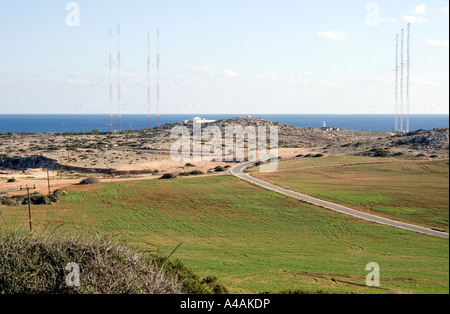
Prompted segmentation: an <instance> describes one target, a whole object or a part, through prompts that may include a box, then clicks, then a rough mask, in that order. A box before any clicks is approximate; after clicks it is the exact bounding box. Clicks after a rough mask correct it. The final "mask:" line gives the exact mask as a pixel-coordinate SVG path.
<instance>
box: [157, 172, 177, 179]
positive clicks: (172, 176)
mask: <svg viewBox="0 0 450 314" xmlns="http://www.w3.org/2000/svg"><path fill="white" fill-rule="evenodd" d="M176 178H177V175H176V174H174V173H165V174H164V175H163V176H162V177H161V179H163V180H169V179H176Z"/></svg>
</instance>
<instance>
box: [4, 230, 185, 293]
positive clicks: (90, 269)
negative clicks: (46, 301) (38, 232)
mask: <svg viewBox="0 0 450 314" xmlns="http://www.w3.org/2000/svg"><path fill="white" fill-rule="evenodd" d="M0 252H1V253H2V254H0V295H1V294H175V293H181V292H183V291H182V287H181V285H180V283H179V282H178V281H177V280H176V279H175V278H174V277H167V276H166V275H165V274H164V271H163V270H161V268H159V267H156V265H155V263H154V262H153V261H152V260H151V259H148V258H146V257H144V256H143V255H142V254H140V253H137V252H135V251H132V250H130V249H128V248H124V247H121V246H118V245H115V244H113V243H112V242H111V240H109V239H99V240H97V239H95V240H93V239H87V238H81V237H64V238H59V237H55V236H52V237H40V236H35V235H31V236H30V235H27V236H24V235H18V234H5V235H0ZM69 263H77V264H78V265H79V267H80V286H79V287H69V286H68V285H67V284H66V277H67V275H68V274H69V273H70V272H71V271H72V270H73V269H70V270H66V269H65V268H66V266H67V265H68V264H69Z"/></svg>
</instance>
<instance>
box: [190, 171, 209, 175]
mask: <svg viewBox="0 0 450 314" xmlns="http://www.w3.org/2000/svg"><path fill="white" fill-rule="evenodd" d="M189 174H190V175H191V176H201V175H203V174H205V173H204V172H203V171H200V170H194V171H191V172H189Z"/></svg>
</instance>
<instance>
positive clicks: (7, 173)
mask: <svg viewBox="0 0 450 314" xmlns="http://www.w3.org/2000/svg"><path fill="white" fill-rule="evenodd" d="M312 152H313V150H312V149H309V148H308V149H304V148H281V149H279V156H280V157H281V158H282V159H291V158H294V157H295V156H297V155H299V154H309V153H312ZM186 164H187V163H186V162H183V161H173V160H172V159H171V158H170V156H168V155H167V156H166V158H165V159H163V158H161V159H159V160H156V161H152V162H150V161H143V162H139V163H136V164H133V165H126V164H124V165H123V166H121V167H119V168H118V169H119V170H123V171H127V170H130V171H134V170H145V169H161V170H160V173H158V174H152V173H149V174H138V175H122V176H115V177H112V176H109V175H103V174H86V173H81V172H72V173H63V175H62V176H60V174H59V171H56V170H53V171H49V178H50V189H51V191H55V190H57V189H66V188H68V187H73V186H76V185H77V184H78V183H79V182H80V181H81V180H83V179H85V178H87V177H89V176H95V177H99V178H101V182H120V181H130V180H151V179H159V178H160V177H161V174H162V173H180V172H190V171H193V170H200V171H202V172H204V173H205V175H221V174H224V173H216V172H212V173H210V174H208V171H211V170H212V169H214V168H215V167H217V166H226V165H227V164H226V163H224V162H207V161H200V162H192V165H193V166H194V167H192V166H190V167H187V166H186ZM0 173H1V174H0V193H2V192H3V193H5V194H7V195H8V194H9V195H11V194H14V195H21V194H24V193H25V192H24V191H17V190H19V189H20V186H23V187H25V186H30V187H33V186H36V192H38V193H41V194H48V180H47V171H46V170H45V169H42V168H39V169H27V170H6V169H3V170H1V171H0ZM225 173H227V172H225ZM197 177H198V176H197ZM1 178H4V179H3V180H2V179H1ZM6 178H14V179H16V182H12V183H8V182H7V180H5V179H6ZM11 190H14V191H11ZM8 191H11V192H9V193H6V192H8Z"/></svg>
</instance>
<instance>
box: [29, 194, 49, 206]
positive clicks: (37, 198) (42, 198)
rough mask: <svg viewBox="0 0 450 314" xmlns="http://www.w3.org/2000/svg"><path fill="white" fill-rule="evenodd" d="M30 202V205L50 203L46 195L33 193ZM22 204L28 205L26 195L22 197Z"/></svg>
mask: <svg viewBox="0 0 450 314" xmlns="http://www.w3.org/2000/svg"><path fill="white" fill-rule="evenodd" d="M30 202H31V204H32V205H50V204H51V200H50V198H49V197H48V196H46V195H41V194H34V195H31V196H30ZM22 205H28V197H24V198H23V201H22Z"/></svg>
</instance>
